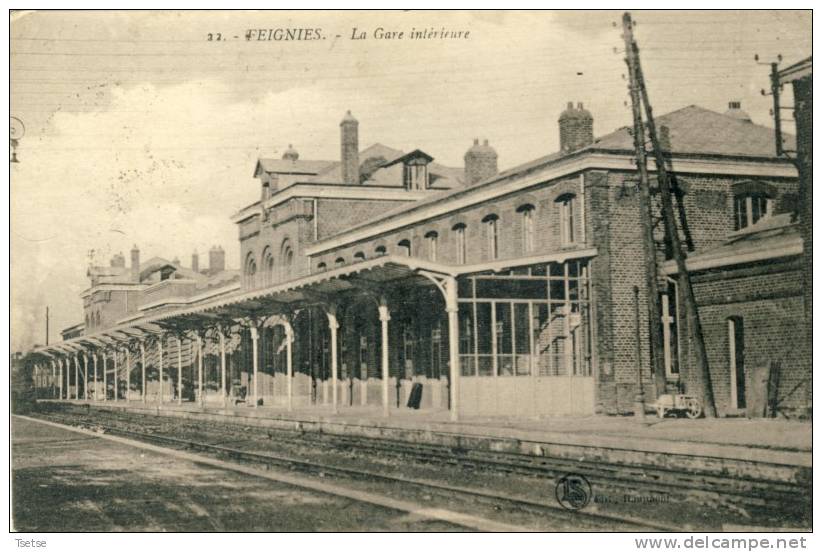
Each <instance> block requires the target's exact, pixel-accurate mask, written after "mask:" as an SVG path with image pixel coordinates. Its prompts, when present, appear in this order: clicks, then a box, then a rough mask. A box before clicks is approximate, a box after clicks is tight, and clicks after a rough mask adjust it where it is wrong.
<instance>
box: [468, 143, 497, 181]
mask: <svg viewBox="0 0 822 552" xmlns="http://www.w3.org/2000/svg"><path fill="white" fill-rule="evenodd" d="M463 159H464V160H465V184H466V185H467V186H470V185H471V184H476V183H477V182H479V181H481V180H486V179H488V178H491V177H492V176H494V175H495V174H497V152H496V151H495V150H494V148H492V147H491V146H489V145H488V140H485V141H483V143H482V145H480V143H479V139H478V138H474V145H473V146H471V148H470V149H469V150H468V151H467V152H465V156H464V157H463Z"/></svg>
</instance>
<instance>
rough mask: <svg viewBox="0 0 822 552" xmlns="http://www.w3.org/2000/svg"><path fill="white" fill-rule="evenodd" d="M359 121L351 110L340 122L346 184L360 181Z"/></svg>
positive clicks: (341, 156)
mask: <svg viewBox="0 0 822 552" xmlns="http://www.w3.org/2000/svg"><path fill="white" fill-rule="evenodd" d="M358 127H359V123H358V122H357V119H355V118H354V117H353V115H351V112H350V111H347V112H346V113H345V117H343V120H342V121H341V122H340V152H341V155H340V161H341V162H342V180H343V182H345V183H346V184H359V183H360V149H359V148H360V141H359V136H358Z"/></svg>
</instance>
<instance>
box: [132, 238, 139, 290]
mask: <svg viewBox="0 0 822 552" xmlns="http://www.w3.org/2000/svg"><path fill="white" fill-rule="evenodd" d="M131 280H132V281H133V282H139V281H140V250H139V249H137V245H136V244H135V245H134V247H132V248H131Z"/></svg>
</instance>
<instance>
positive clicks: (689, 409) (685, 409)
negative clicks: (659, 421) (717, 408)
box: [654, 395, 702, 418]
mask: <svg viewBox="0 0 822 552" xmlns="http://www.w3.org/2000/svg"><path fill="white" fill-rule="evenodd" d="M654 408H655V409H656V414H657V416H659V417H660V418H664V417H665V416H668V415H670V414H674V415H676V416H683V415H684V416H687V417H688V418H699V417H700V416H702V401H700V400H699V397H694V396H693V395H660V396H659V397H658V398H657V400H656V402H655V403H654Z"/></svg>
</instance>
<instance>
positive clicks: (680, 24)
mask: <svg viewBox="0 0 822 552" xmlns="http://www.w3.org/2000/svg"><path fill="white" fill-rule="evenodd" d="M621 15H622V14H621V13H620V12H607V11H598V12H581V11H580V12H573V11H571V12H568V11H566V12H547V11H544V12H488V11H486V12H436V13H434V12H398V11H394V12H351V11H349V12H259V11H258V12H250V11H249V12H240V11H237V12H219V11H210V12H209V11H199V12H170V11H169V12H136V11H130V12H100V11H97V12H82V11H74V12H59V11H52V12H18V13H16V14H13V16H12V20H11V26H10V35H11V114H12V115H13V116H15V117H17V118H19V119H20V120H22V121H23V122H24V124H25V128H26V133H25V136H24V137H23V138H22V140H21V141H20V144H19V146H18V148H17V155H18V158H19V160H20V163H17V164H13V165H12V169H11V264H12V266H11V288H12V289H11V339H12V342H11V349H12V351H15V350H26V349H28V348H30V347H31V346H32V345H34V344H42V343H43V342H44V341H45V309H46V306H49V308H50V312H51V324H50V337H49V341H50V342H54V341H56V340H58V339H59V330H60V329H62V328H65V327H67V326H70V325H73V324H76V323H78V322H81V321H82V317H83V313H82V300H81V299H80V294H81V293H82V291H83V290H85V289H86V288H87V287H88V279H87V277H86V270H87V267H88V266H89V264H90V263H91V264H108V261H109V259H110V257H111V256H112V255H113V254H115V253H117V252H123V253H124V254H125V256H126V258H128V256H129V253H128V252H129V250H130V249H131V247H132V246H133V245H135V244H136V245H137V246H138V247H139V248H140V250H141V256H142V258H143V259H148V258H149V257H153V256H161V257H165V258H168V259H172V258H174V257H179V258H180V259H181V260H182V262H183V264H184V265H189V264H190V259H191V254H192V252H194V251H195V250H196V251H198V252H199V253H200V256H201V259H203V258H207V252H208V249H209V248H210V247H211V246H213V245H221V246H222V247H223V248H225V250H226V256H227V263H228V265H229V268H238V267H239V242H238V237H237V230H236V228H235V226H234V224H233V223H232V222H231V221H230V216H231V215H232V214H233V213H235V212H236V211H237V210H239V209H240V208H242V207H244V206H245V205H247V204H249V203H251V202H253V201H255V200H256V199H258V197H259V185H258V181H256V180H254V178H253V171H254V166H255V163H256V160H257V159H258V158H259V157H275V158H279V157H280V156H281V155H282V151H284V150H285V149H286V148H287V147H288V145H289V144H293V145H294V147H295V149H297V150H298V151H299V153H300V156H301V158H302V159H330V160H334V159H338V158H339V151H340V149H339V148H340V146H339V126H338V125H339V121H340V119H341V118H342V117H343V115H344V114H345V112H346V110H349V109H350V110H351V112H352V113H353V114H354V116H355V117H356V118H357V119H358V120H359V122H360V126H359V129H360V146H361V148H364V147H366V146H368V145H370V144H372V143H375V142H381V143H383V144H386V145H389V146H391V147H395V148H398V149H403V150H406V151H409V150H411V149H414V148H420V149H423V150H424V151H426V152H427V153H429V154H431V155H432V156H433V157H434V158H435V159H436V160H437V161H438V162H440V163H443V164H446V165H452V166H462V164H463V161H462V156H463V154H464V153H465V151H466V150H467V149H468V148H469V147H470V146H471V144H472V142H473V139H474V138H480V139H486V138H487V139H488V140H489V141H490V143H491V145H492V146H494V148H495V149H496V150H497V152H498V154H499V165H500V169H501V170H504V169H506V168H508V167H512V166H515V165H517V164H519V163H523V162H526V161H529V160H531V159H534V158H536V157H540V156H542V155H545V154H548V153H552V152H554V151H556V150H557V149H558V142H559V136H558V128H557V118H558V116H559V114H560V112H561V111H562V110H563V109H564V107H565V105H566V103H567V102H569V101H573V102H575V103H577V102H582V103H583V104H584V105H585V107H586V108H587V109H589V110H590V111H591V113H592V114H593V116H594V132H595V134H596V135H598V136H599V135H603V134H606V133H608V132H610V131H612V130H615V129H617V128H620V127H622V126H626V125H629V124H630V123H631V113H630V107H629V104H628V103H627V102H628V100H629V97H628V90H627V81H626V80H625V79H624V75H625V73H626V68H625V62H624V52H623V42H622V37H621V34H622V29H621ZM632 15H633V17H634V19H635V20H636V22H637V26H636V29H635V36H636V39H637V41H638V44H639V48H640V56H641V60H642V65H643V71H644V73H645V78H646V82H647V85H648V90H649V94H650V98H651V102H652V103H653V106H654V112H655V113H656V114H658V115H662V114H664V113H667V112H670V111H673V110H676V109H678V108H681V107H685V106H687V105H691V104H697V105H700V106H702V107H705V108H708V109H712V110H715V111H719V112H724V111H725V110H726V109H727V104H728V102H729V101H732V100H735V101H741V102H742V107H743V109H744V110H746V111H747V112H748V113H749V114H750V115H751V117H752V119H753V120H754V122H756V123H759V124H765V125H769V126H772V124H771V117H770V114H769V109H770V107H771V98H770V97H763V96H762V95H761V94H760V90H761V89H762V88H767V87H768V86H769V78H768V72H769V67H767V66H765V65H761V64H758V63H757V62H756V61H755V60H754V55H757V54H758V55H759V58H760V61H768V62H770V61H776V59H777V55H779V54H781V56H782V59H783V60H784V61H783V65H786V64H791V63H794V62H795V61H798V60H800V59H803V58H805V57H807V56H809V55H811V14H810V12H790V11H778V12H773V11H756V12H733V11H726V12H719V11H712V12H696V11H695V12H643V11H639V12H634V13H633V14H632ZM278 28H281V29H282V28H289V29H293V28H302V29H316V31H314V32H313V33H312V35H316V36H319V37H320V38H319V39H318V40H311V41H282V40H281V41H276V40H256V37H257V36H258V35H260V34H262V35H263V36H264V37H267V36H268V29H278ZM379 28H382V29H383V30H384V31H388V32H394V33H398V32H403V33H404V35H403V37H402V38H397V37H396V35H394V36H395V38H392V39H388V38H378V37H377V30H378V29H379ZM443 28H445V29H446V31H455V32H461V33H462V34H463V35H464V34H465V32H466V31H467V32H468V37H467V38H448V39H439V38H434V39H410V38H409V34H410V33H411V32H412V30H413V29H416V30H419V29H434V30H436V31H440V30H441V29H443ZM251 29H253V30H255V31H254V33H253V36H254V38H255V40H251V41H248V40H246V33H247V31H249V30H251ZM355 29H356V34H357V35H359V33H362V32H364V33H365V36H366V38H365V39H360V40H353V39H352V36H353V35H354V34H355ZM259 30H264V32H263V33H260V32H259ZM209 33H210V34H211V40H209ZM217 33H220V38H221V40H219V41H218V40H215V39H216V36H217ZM383 34H387V33H383ZM235 37H237V38H236V39H235ZM786 101H789V98H787V99H786ZM201 264H203V263H202V262H201Z"/></svg>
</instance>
